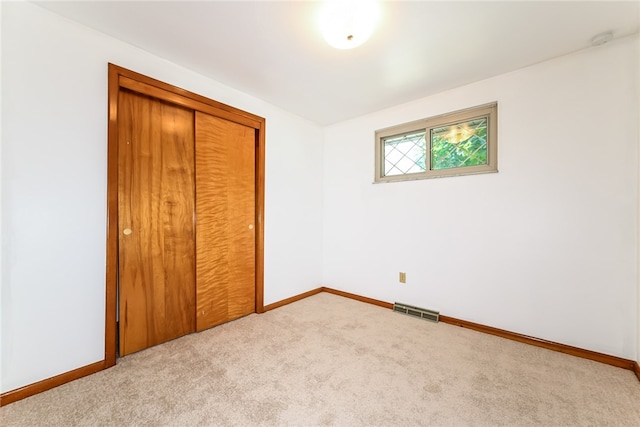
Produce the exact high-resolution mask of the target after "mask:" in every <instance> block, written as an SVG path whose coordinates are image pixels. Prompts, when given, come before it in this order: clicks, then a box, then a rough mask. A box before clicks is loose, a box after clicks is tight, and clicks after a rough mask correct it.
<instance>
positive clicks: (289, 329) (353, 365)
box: [0, 293, 640, 427]
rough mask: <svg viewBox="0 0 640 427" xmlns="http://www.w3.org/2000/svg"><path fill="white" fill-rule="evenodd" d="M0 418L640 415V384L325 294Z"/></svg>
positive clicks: (225, 420)
mask: <svg viewBox="0 0 640 427" xmlns="http://www.w3.org/2000/svg"><path fill="white" fill-rule="evenodd" d="M0 424H1V425H2V426H3V427H9V426H47V425H52V426H75V425H79V426H85V425H86V426H91V425H104V426H107V425H109V426H128V425H148V426H165V425H166V426H198V425H202V426H213V425H216V426H218V425H219V426H254V425H264V426H270V425H274V426H275V425H293V426H315V425H335V426H415V425H435V426H440V425H441V426H452V425H455V426H459V425H508V426H522V425H543V426H556V425H571V426H583V425H584V426H587V425H589V426H604V425H614V426H640V381H638V379H637V378H636V377H635V375H634V374H633V373H632V372H631V371H627V370H624V369H620V368H615V367H612V366H608V365H604V364H600V363H597V362H592V361H589V360H584V359H579V358H575V357H572V356H568V355H565V354H561V353H556V352H552V351H549V350H544V349H541V348H537V347H532V346H528V345H526V344H520V343H517V342H514V341H509V340H505V339H501V338H498V337H494V336H490V335H485V334H481V333H478V332H474V331H470V330H467V329H463V328H459V327H455V326H450V325H446V324H442V323H438V324H436V323H431V322H427V321H424V320H420V319H415V318H412V317H408V316H404V315H402V314H398V313H394V312H392V311H391V310H387V309H383V308H380V307H377V306H373V305H369V304H365V303H361V302H358V301H353V300H350V299H346V298H342V297H339V296H335V295H331V294H327V293H322V294H318V295H315V296H313V297H310V298H307V299H304V300H302V301H298V302H296V303H293V304H290V305H287V306H284V307H281V308H278V309H276V310H273V311H270V312H268V313H266V314H262V315H251V316H248V317H245V318H242V319H240V320H237V321H235V322H231V323H228V324H225V325H223V326H220V327H217V328H214V329H210V330H208V331H205V332H202V333H198V334H192V335H189V336H186V337H183V338H180V339H177V340H174V341H171V342H169V343H166V344H163V345H160V346H156V347H153V348H150V349H147V350H145V351H141V352H139V353H135V354H132V355H130V356H127V357H124V358H122V359H120V360H119V361H118V365H117V366H116V367H114V368H112V369H109V370H106V371H102V372H99V373H97V374H95V375H92V376H89V377H86V378H83V379H80V380H77V381H74V382H72V383H69V384H65V385H63V386H61V387H58V388H56V389H53V390H50V391H48V392H45V393H41V394H39V395H36V396H33V397H30V398H27V399H25V400H22V401H19V402H15V403H13V404H10V405H8V406H5V407H3V408H1V409H0Z"/></svg>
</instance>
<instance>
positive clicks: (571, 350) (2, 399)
mask: <svg viewBox="0 0 640 427" xmlns="http://www.w3.org/2000/svg"><path fill="white" fill-rule="evenodd" d="M321 292H327V293H330V294H334V295H339V296H341V297H345V298H350V299H353V300H356V301H361V302H365V303H367V304H373V305H377V306H379V307H383V308H387V309H393V304H392V303H389V302H385V301H380V300H377V299H373V298H367V297H363V296H361V295H356V294H352V293H349V292H344V291H339V290H337V289H332V288H327V287H324V286H323V287H320V288H316V289H312V290H310V291H308V292H304V293H302V294H299V295H295V296H292V297H290V298H287V299H284V300H282V301H278V302H274V303H273V304H269V305H266V306H265V307H264V311H265V312H266V311H269V310H273V309H276V308H278V307H282V306H284V305H287V304H291V303H292V302H296V301H300V300H302V299H304V298H307V297H310V296H312V295H316V294H319V293H321ZM440 321H441V322H442V323H447V324H450V325H455V326H460V327H463V328H467V329H472V330H474V331H478V332H483V333H486V334H490V335H496V336H499V337H502V338H506V339H510V340H514V341H518V342H522V343H525V344H530V345H535V346H536V347H542V348H546V349H548V350H553V351H558V352H561V353H565V354H570V355H572V356H576V357H582V358H583V359H589V360H594V361H596V362H600V363H606V364H607V365H613V366H617V367H620V368H625V369H629V370H631V371H633V372H634V373H635V374H636V376H637V377H638V380H640V365H639V364H638V362H635V361H633V360H628V359H623V358H621V357H616V356H610V355H608V354H603V353H597V352H595V351H591V350H584V349H581V348H578V347H572V346H569V345H565V344H560V343H556V342H553V341H546V340H543V339H540V338H535V337H530V336H527V335H522V334H517V333H515V332H509V331H505V330H503V329H498V328H493V327H491V326H485V325H481V324H478V323H473V322H468V321H466V320H460V319H456V318H454V317H449V316H440ZM109 367H110V366H107V364H106V363H105V361H104V360H102V361H100V362H96V363H92V364H91V365H87V366H83V367H81V368H78V369H74V370H72V371H69V372H65V373H62V374H60V375H57V376H55V377H52V378H48V379H45V380H42V381H38V382H37V383H33V384H29V385H27V386H24V387H21V388H18V389H15V390H11V391H8V392H6V393H2V394H1V395H0V406H4V405H8V404H9V403H13V402H16V401H18V400H21V399H24V398H27V397H29V396H33V395H34V394H38V393H42V392H43V391H46V390H50V389H52V388H54V387H57V386H59V385H62V384H65V383H68V382H70V381H73V380H77V379H79V378H82V377H86V376H87V375H91V374H94V373H96V372H99V371H102V370H103V369H106V368H109Z"/></svg>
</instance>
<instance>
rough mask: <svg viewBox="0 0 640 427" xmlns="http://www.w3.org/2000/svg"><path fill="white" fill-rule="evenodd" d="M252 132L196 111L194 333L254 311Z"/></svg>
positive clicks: (251, 129)
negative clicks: (195, 314) (195, 330)
mask: <svg viewBox="0 0 640 427" xmlns="http://www.w3.org/2000/svg"><path fill="white" fill-rule="evenodd" d="M255 135H256V134H255V130H254V129H253V128H250V127H247V126H244V125H241V124H238V123H234V122H231V121H228V120H224V119H221V118H218V117H214V116H211V115H208V114H205V113H202V112H198V111H197V112H196V138H195V140H196V218H197V233H196V305H197V311H196V312H197V316H196V319H197V320H196V329H197V330H198V331H201V330H203V329H206V328H210V327H212V326H216V325H219V324H221V323H224V322H228V321H230V320H234V319H237V318H239V317H241V316H245V315H247V314H250V313H253V312H254V311H255V289H256V273H255V271H256V269H255V266H256V258H255V249H256V248H255V246H256V240H255V219H256V210H255V169H256V157H255V147H256V136H255Z"/></svg>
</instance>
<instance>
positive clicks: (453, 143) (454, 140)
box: [431, 117, 488, 170]
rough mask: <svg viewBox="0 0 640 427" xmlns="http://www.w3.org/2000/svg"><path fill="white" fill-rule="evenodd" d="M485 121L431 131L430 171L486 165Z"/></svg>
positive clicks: (482, 119) (462, 123)
mask: <svg viewBox="0 0 640 427" xmlns="http://www.w3.org/2000/svg"><path fill="white" fill-rule="evenodd" d="M487 119H488V118H487V117H483V118H479V119H473V120H468V121H466V122H460V123H455V124H453V125H451V126H443V127H439V128H435V129H431V169H432V170H438V169H450V168H460V167H464V166H478V165H486V164H487V158H488V156H487V155H488V152H487Z"/></svg>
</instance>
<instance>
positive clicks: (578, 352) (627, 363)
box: [321, 287, 640, 380]
mask: <svg viewBox="0 0 640 427" xmlns="http://www.w3.org/2000/svg"><path fill="white" fill-rule="evenodd" d="M321 289H322V291H323V292H328V293H331V294H335V295H340V296H342V297H345V298H351V299H354V300H357V301H362V302H366V303H369V304H375V305H378V306H380V307H384V308H388V309H392V310H393V304H392V303H388V302H384V301H379V300H375V299H372V298H367V297H363V296H360V295H356V294H352V293H349V292H343V291H338V290H336V289H331V288H326V287H322V288H321ZM440 321H441V322H442V323H447V324H450V325H454V326H460V327H463V328H467V329H472V330H474V331H477V332H483V333H485V334H490V335H495V336H498V337H501V338H506V339H509V340H513V341H518V342H521V343H524V344H529V345H534V346H536V347H542V348H546V349H547V350H552V351H557V352H560V353H565V354H569V355H571V356H576V357H581V358H583V359H589V360H593V361H595V362H600V363H605V364H607V365H612V366H616V367H618V368H623V369H628V370H631V371H632V372H634V373H635V374H636V376H637V377H638V380H640V365H638V362H635V361H633V360H629V359H624V358H622V357H617V356H610V355H608V354H604V353H598V352H595V351H591V350H585V349H582V348H579V347H572V346H570V345H566V344H560V343H557V342H553V341H547V340H543V339H541V338H535V337H531V336H528V335H522V334H518V333H515V332H510V331H505V330H504V329H498V328H494V327H491V326H485V325H481V324H479V323H473V322H469V321H466V320H461V319H456V318H455V317H449V316H442V315H440Z"/></svg>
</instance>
